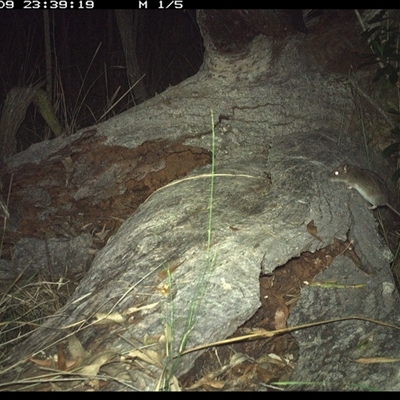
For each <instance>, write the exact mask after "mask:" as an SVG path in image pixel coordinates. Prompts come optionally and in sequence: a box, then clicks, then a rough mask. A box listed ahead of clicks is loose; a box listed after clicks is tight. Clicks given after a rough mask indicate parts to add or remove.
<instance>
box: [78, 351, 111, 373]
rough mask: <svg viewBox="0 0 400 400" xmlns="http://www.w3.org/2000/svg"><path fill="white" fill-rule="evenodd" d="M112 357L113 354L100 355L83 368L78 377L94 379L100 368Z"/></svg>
mask: <svg viewBox="0 0 400 400" xmlns="http://www.w3.org/2000/svg"><path fill="white" fill-rule="evenodd" d="M112 356H114V353H112V352H107V353H104V354H102V355H100V356H99V357H98V358H96V359H95V360H94V361H93V362H92V363H91V364H90V365H87V366H86V367H83V368H82V369H80V370H79V371H78V372H79V374H80V375H87V376H90V377H95V376H96V375H97V374H98V373H99V370H100V368H101V367H102V366H103V365H104V364H105V363H107V361H108V360H109V359H110V358H111V357H112Z"/></svg>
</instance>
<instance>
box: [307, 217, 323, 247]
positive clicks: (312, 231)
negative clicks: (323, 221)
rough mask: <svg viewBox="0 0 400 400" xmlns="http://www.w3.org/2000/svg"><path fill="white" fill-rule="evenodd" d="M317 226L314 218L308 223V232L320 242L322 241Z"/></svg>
mask: <svg viewBox="0 0 400 400" xmlns="http://www.w3.org/2000/svg"><path fill="white" fill-rule="evenodd" d="M317 231H318V230H317V227H316V226H315V225H314V220H313V219H312V220H311V221H310V222H309V223H308V224H307V232H308V233H309V234H310V235H311V236H314V237H315V239H318V240H319V241H320V242H322V240H321V238H320V237H319V236H318V235H317Z"/></svg>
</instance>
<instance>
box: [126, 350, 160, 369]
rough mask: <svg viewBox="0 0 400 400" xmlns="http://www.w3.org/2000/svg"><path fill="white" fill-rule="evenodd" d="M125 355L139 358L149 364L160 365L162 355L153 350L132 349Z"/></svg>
mask: <svg viewBox="0 0 400 400" xmlns="http://www.w3.org/2000/svg"><path fill="white" fill-rule="evenodd" d="M127 357H131V358H139V359H140V360H142V361H144V362H146V363H147V364H150V365H156V366H158V367H160V366H162V362H163V357H162V356H161V354H159V353H157V352H156V351H153V350H133V351H131V352H129V353H128V354H127Z"/></svg>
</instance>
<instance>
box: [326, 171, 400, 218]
mask: <svg viewBox="0 0 400 400" xmlns="http://www.w3.org/2000/svg"><path fill="white" fill-rule="evenodd" d="M329 179H330V180H331V181H333V182H344V183H345V184H346V185H347V187H348V189H352V188H354V189H356V190H357V192H358V193H360V194H361V196H362V197H364V199H365V200H367V201H368V202H369V203H371V205H372V206H371V207H368V208H369V209H371V210H373V209H375V208H377V207H381V206H387V207H389V208H390V209H391V210H392V211H393V212H395V213H396V214H397V215H399V216H400V213H399V212H398V211H397V210H396V209H395V208H394V207H392V206H391V205H390V204H389V203H388V189H387V186H386V184H385V182H384V181H383V180H382V179H381V177H380V176H379V175H377V174H376V173H375V172H373V171H370V170H369V169H363V168H359V167H355V166H354V165H350V164H346V163H344V164H342V165H340V166H339V167H338V168H336V169H334V170H333V171H332V172H331V173H330V174H329Z"/></svg>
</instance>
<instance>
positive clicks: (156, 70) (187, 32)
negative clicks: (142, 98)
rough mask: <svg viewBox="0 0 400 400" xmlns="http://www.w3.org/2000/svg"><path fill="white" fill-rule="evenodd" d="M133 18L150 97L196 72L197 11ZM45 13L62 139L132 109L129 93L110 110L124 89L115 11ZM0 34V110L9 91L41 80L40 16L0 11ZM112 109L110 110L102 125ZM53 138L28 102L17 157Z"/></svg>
mask: <svg viewBox="0 0 400 400" xmlns="http://www.w3.org/2000/svg"><path fill="white" fill-rule="evenodd" d="M128 11H129V10H128ZM131 12H137V13H138V14H137V34H138V35H137V49H136V54H137V58H138V63H139V67H140V72H141V74H142V75H145V76H144V78H143V82H144V84H145V87H146V91H147V93H148V96H149V97H153V96H154V95H155V94H156V93H161V92H163V91H164V90H165V89H166V88H167V87H168V86H170V85H176V84H178V83H179V82H181V81H183V80H185V79H186V78H188V77H189V76H192V75H194V74H195V73H196V72H197V71H198V69H199V67H200V65H201V63H202V60H203V46H202V37H201V35H200V31H199V28H198V25H197V23H196V11H195V10H133V11H131ZM49 15H50V32H51V47H52V61H53V64H52V77H53V78H52V82H53V91H52V99H51V103H52V104H53V107H54V110H55V113H56V115H57V118H58V119H59V121H60V123H61V125H62V126H64V127H65V126H68V129H67V134H71V133H74V132H75V131H76V130H78V129H80V128H82V127H86V126H90V125H93V124H95V123H97V122H101V121H104V120H105V119H109V118H110V117H112V116H113V115H116V114H119V113H121V112H122V111H124V110H127V109H129V108H130V107H133V106H134V105H135V102H134V100H133V98H132V96H131V94H128V95H126V96H124V97H123V99H122V100H121V101H120V102H119V103H118V104H116V102H117V101H118V100H119V99H120V98H121V97H122V96H123V94H124V93H125V92H127V91H128V89H129V83H128V78H127V70H126V62H125V57H124V52H123V49H122V43H121V37H120V34H119V30H118V26H117V22H116V18H115V14H114V10H49ZM135 27H136V25H135ZM0 32H1V35H0V37H1V40H0V106H2V105H3V102H4V99H5V97H6V95H7V93H8V92H9V91H10V89H11V88H13V87H15V86H29V85H36V84H38V83H39V82H42V81H44V80H45V76H46V75H45V74H46V64H45V59H46V58H45V42H44V16H43V11H42V10H5V9H3V10H1V11H0ZM43 90H46V87H45V86H43ZM113 105H114V106H113ZM112 106H113V107H112ZM110 107H111V108H112V109H111V111H109V112H108V113H107V114H106V115H105V116H104V117H103V118H102V119H101V120H100V119H99V118H100V117H101V116H102V115H103V114H104V113H105V112H106V111H107V110H109V109H110ZM51 137H52V133H51V132H50V130H49V129H48V128H47V126H46V123H45V121H44V120H43V118H42V117H41V115H40V113H39V112H38V111H37V110H36V108H35V106H34V105H33V104H31V105H30V106H29V108H28V110H27V115H26V118H25V120H24V123H23V124H22V126H21V128H20V129H19V132H18V134H17V147H18V149H17V151H21V150H23V149H25V148H27V147H29V146H30V145H31V144H32V143H35V142H38V141H42V140H43V139H46V138H51Z"/></svg>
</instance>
